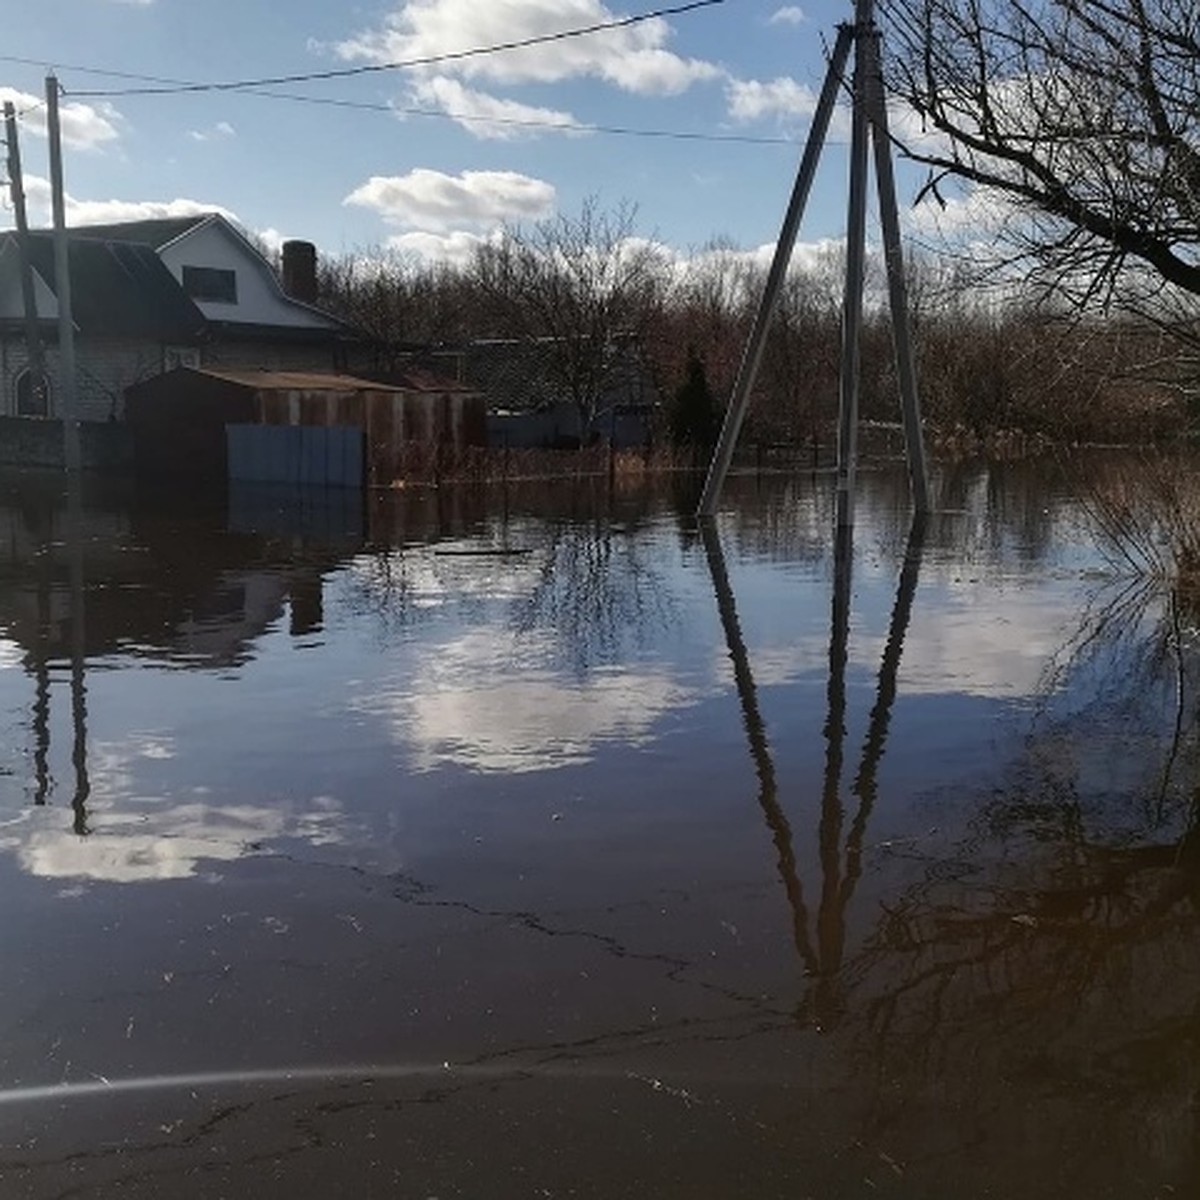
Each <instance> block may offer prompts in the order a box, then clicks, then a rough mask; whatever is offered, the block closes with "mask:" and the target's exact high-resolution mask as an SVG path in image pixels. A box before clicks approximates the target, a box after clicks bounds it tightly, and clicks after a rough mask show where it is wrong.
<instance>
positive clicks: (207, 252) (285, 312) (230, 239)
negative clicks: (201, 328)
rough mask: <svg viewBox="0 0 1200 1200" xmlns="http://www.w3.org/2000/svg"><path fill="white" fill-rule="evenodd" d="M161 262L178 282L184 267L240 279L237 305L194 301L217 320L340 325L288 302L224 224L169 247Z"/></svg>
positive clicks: (194, 232)
mask: <svg viewBox="0 0 1200 1200" xmlns="http://www.w3.org/2000/svg"><path fill="white" fill-rule="evenodd" d="M159 257H160V258H161V259H162V261H163V263H164V264H165V266H166V267H167V269H168V270H169V271H170V272H171V274H172V275H174V276H175V278H176V279H178V280H179V281H180V283H181V284H182V282H183V268H184V267H185V266H187V267H215V268H216V269H218V270H222V271H234V272H235V273H236V275H237V303H236V304H219V303H214V302H212V301H209V300H197V301H195V304H196V307H197V308H198V309H199V310H200V311H201V312H202V313H203V314H204V315H205V316H206V317H207V318H208V319H209V320H212V321H238V322H244V323H247V324H252V325H287V326H291V327H292V328H296V329H332V328H336V322H334V321H332V320H331V319H330V318H328V317H324V316H322V315H321V314H320V313H317V312H314V311H313V310H312V309H310V308H306V307H305V306H304V305H302V304H297V303H296V302H294V301H292V300H289V299H288V298H287V297H286V296H285V295H284V294H283V292H282V290H281V289H280V287H279V285H278V283H277V282H276V280H275V277H274V275H273V274H272V273H271V268H270V267H269V266H268V265H267V264H266V263H265V262H264V261H263V260H262V259H261V258H259V256H258V255H257V254H256V253H254V252H253V251H252V250H251V249H250V248H249V247H248V246H247V245H246V244H245V243H244V242H243V241H242V239H241V238H240V237H239V236H238V235H237V234H236V233H234V232H233V231H232V230H231V229H229V228H227V227H226V226H225V225H223V224H222V223H221V222H220V221H209V222H207V223H206V224H203V225H199V226H197V228H196V229H194V230H192V231H191V232H190V233H186V234H184V236H183V237H181V238H179V239H178V240H177V241H175V242H172V243H170V244H169V245H167V246H165V247H164V248H163V249H162V250H161V251H160V252H159Z"/></svg>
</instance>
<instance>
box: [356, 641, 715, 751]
mask: <svg viewBox="0 0 1200 1200" xmlns="http://www.w3.org/2000/svg"><path fill="white" fill-rule="evenodd" d="M536 657H537V647H536V645H534V644H531V643H529V642H527V641H525V640H522V641H521V642H520V643H519V644H518V645H517V646H516V647H515V648H514V643H513V642H511V641H510V640H507V639H503V638H497V636H496V635H495V634H494V633H492V632H489V631H483V630H478V631H474V632H471V633H468V634H466V635H465V636H463V637H461V638H459V639H457V640H455V641H453V642H450V643H447V644H443V645H441V646H438V647H434V648H431V649H430V652H429V658H428V660H427V661H426V662H423V663H422V664H421V666H420V668H419V669H418V670H416V671H414V672H413V678H416V679H420V680H422V681H423V686H422V687H421V690H420V691H410V692H406V691H403V690H398V691H396V692H394V693H391V694H384V695H382V696H380V697H379V698H378V700H371V701H368V702H367V703H366V704H365V706H364V707H367V708H369V709H372V710H376V711H380V710H382V711H386V712H387V713H388V714H389V715H390V716H392V717H393V718H394V720H395V722H396V728H397V731H398V733H399V734H400V736H401V738H402V739H403V740H404V741H405V742H407V743H409V744H410V745H411V747H412V748H413V751H414V758H415V763H416V766H417V768H418V769H420V770H431V769H433V768H434V767H436V766H438V765H439V764H441V763H458V764H460V765H463V766H469V767H474V768H475V769H476V770H480V771H509V772H520V771H537V770H545V769H549V768H553V767H563V766H569V765H574V764H579V763H584V762H588V761H590V760H591V759H592V757H593V756H594V754H595V752H596V749H597V746H598V744H599V743H602V742H623V743H626V744H629V745H639V744H642V743H644V742H645V741H646V740H647V739H649V738H650V737H651V735H652V730H653V727H654V724H655V722H656V721H657V720H658V719H659V718H660V717H661V716H662V715H663V714H664V713H666V712H669V711H670V710H671V709H674V708H679V707H681V706H683V705H686V704H689V703H692V702H694V700H695V699H696V698H697V694H696V692H695V691H694V690H692V689H689V688H687V687H685V686H683V685H682V684H680V683H678V682H676V681H675V680H673V679H672V678H670V676H669V675H668V674H667V673H666V672H665V671H661V670H657V671H655V670H645V671H630V670H623V669H611V670H601V671H596V672H592V673H590V674H589V675H588V676H587V677H586V678H584V679H582V680H575V679H569V678H564V677H563V676H561V675H558V674H556V673H554V672H553V671H551V670H549V669H546V668H544V667H539V666H538V665H536V662H530V661H529V660H530V659H536Z"/></svg>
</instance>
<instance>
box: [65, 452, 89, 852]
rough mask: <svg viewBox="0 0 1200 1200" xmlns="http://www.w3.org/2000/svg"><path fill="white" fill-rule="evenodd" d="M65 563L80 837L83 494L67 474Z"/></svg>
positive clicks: (83, 819) (84, 778)
mask: <svg viewBox="0 0 1200 1200" xmlns="http://www.w3.org/2000/svg"><path fill="white" fill-rule="evenodd" d="M67 560H68V564H69V571H70V584H71V723H72V728H73V730H74V740H73V743H72V747H71V763H72V765H73V767H74V768H75V795H74V798H73V799H72V800H71V808H72V809H73V810H74V813H75V817H74V822H73V828H74V830H75V832H76V833H77V834H79V835H80V836H84V835H86V834H87V833H88V832H90V831H89V829H88V823H87V801H88V796H89V795H90V794H91V790H92V788H91V783H90V781H89V779H88V766H87V681H86V676H85V673H84V666H85V652H86V626H85V623H84V570H83V494H82V487H81V484H80V479H79V472H78V471H68V472H67Z"/></svg>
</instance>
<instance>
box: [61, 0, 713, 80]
mask: <svg viewBox="0 0 1200 1200" xmlns="http://www.w3.org/2000/svg"><path fill="white" fill-rule="evenodd" d="M724 3H725V0H689V2H688V3H685V4H677V5H673V6H671V7H668V8H659V9H655V10H654V11H653V12H646V13H638V14H635V15H634V16H630V17H618V18H614V19H613V20H611V21H598V22H596V23H595V24H592V25H584V26H579V27H577V28H575V29H563V30H559V31H558V32H556V33H543V34H537V35H534V36H531V37H527V38H516V39H514V40H512V41H508V42H496V43H494V44H492V45H490V46H476V47H473V48H471V49H469V50H453V51H447V52H445V53H442V54H427V55H422V56H420V57H417V58H409V59H398V60H396V61H395V62H386V63H363V64H360V65H359V66H356V67H339V68H333V69H330V70H325V71H306V72H302V73H297V74H294V75H276V76H264V77H262V78H258V79H236V80H225V81H221V82H209V83H197V82H190V81H187V80H175V81H169V82H161V81H156V82H155V84H154V85H153V86H148V87H136V88H113V89H107V90H106V89H89V90H83V91H75V92H72V93H70V94H71V95H73V96H76V97H94V98H103V97H116V96H164V95H178V94H182V93H187V92H236V91H244V90H246V89H247V88H261V87H271V86H275V85H282V84H289V83H313V82H317V81H321V80H327V79H348V78H351V77H353V76H358V75H369V74H378V73H380V72H383V71H402V70H410V69H412V68H414V67H428V66H434V65H436V64H438V63H446V62H461V61H463V60H464V59H469V58H478V57H481V56H483V55H488V54H499V53H502V52H504V51H508V50H524V49H527V48H528V47H531V46H543V45H546V44H548V43H551V42H562V41H568V40H571V39H574V38H580V37H587V36H588V35H590V34H594V33H603V32H606V31H609V30H613V29H626V28H629V27H630V26H633V25H640V24H643V23H645V22H646V21H652V20H656V19H658V18H660V17H673V16H680V15H682V14H683V13H689V12H695V11H696V10H698V9H702V8H712V7H713V6H715V5H718V4H724Z"/></svg>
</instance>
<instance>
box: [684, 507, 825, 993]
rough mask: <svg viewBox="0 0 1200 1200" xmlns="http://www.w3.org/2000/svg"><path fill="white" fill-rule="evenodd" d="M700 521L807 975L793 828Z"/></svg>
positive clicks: (713, 534)
mask: <svg viewBox="0 0 1200 1200" xmlns="http://www.w3.org/2000/svg"><path fill="white" fill-rule="evenodd" d="M699 524H700V536H701V538H702V539H703V541H704V552H705V555H706V556H707V558H708V570H709V574H710V575H711V576H712V585H713V593H714V595H715V596H716V598H717V611H718V612H719V613H720V615H721V627H722V628H723V629H724V631H725V644H726V646H727V647H728V648H729V657H730V659H731V660H732V662H733V678H734V682H735V683H736V684H737V691H738V699H739V700H740V701H741V705H742V722H743V724H744V725H745V727H746V738H747V740H748V741H749V743H750V756H751V758H752V759H753V760H754V771H755V774H756V775H757V776H758V803H759V807H761V808H762V811H763V817H764V818H765V819H766V822H767V828H768V829H769V830H770V831H771V840H772V841H773V842H774V843H775V850H776V853H777V855H778V858H777V863H776V865H777V869H778V871H779V878H780V880H781V881H782V882H783V890H784V892H785V893H786V895H787V898H788V904H789V906H790V907H791V910H792V939H793V941H794V942H795V945H796V951H797V953H798V954H799V955H800V960H801V962H803V964H804V969H805V971H806V972H808V973H809V974H810V975H811V974H815V973H816V971H817V970H818V962H817V956H816V954H815V953H814V952H813V948H812V942H811V941H810V940H809V936H808V909H807V907H806V906H805V903H804V889H803V888H802V886H801V884H800V876H799V874H798V873H797V871H796V851H795V848H794V845H793V841H792V827H791V825H790V824H789V823H788V819H787V815H786V814H785V813H784V811H783V808H782V806H781V805H780V803H779V796H778V788H777V785H776V780H775V764H774V762H773V761H772V759H771V748H770V746H769V745H768V743H767V731H766V726H765V725H764V724H763V719H762V714H761V713H760V711H759V708H758V690H757V688H756V687H755V686H754V676H753V674H752V673H751V670H750V657H749V655H748V654H747V653H746V643H745V642H744V641H743V640H742V630H741V626H740V625H739V623H738V617H737V607H736V605H735V603H734V598H733V588H732V587H731V586H730V583H729V573H728V571H727V570H726V569H725V556H724V554H723V553H722V551H721V540H720V538H719V536H718V535H717V530H716V526H715V525H714V524H713V523H712V522H711V521H708V520H701V521H700V523H699Z"/></svg>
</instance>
